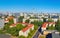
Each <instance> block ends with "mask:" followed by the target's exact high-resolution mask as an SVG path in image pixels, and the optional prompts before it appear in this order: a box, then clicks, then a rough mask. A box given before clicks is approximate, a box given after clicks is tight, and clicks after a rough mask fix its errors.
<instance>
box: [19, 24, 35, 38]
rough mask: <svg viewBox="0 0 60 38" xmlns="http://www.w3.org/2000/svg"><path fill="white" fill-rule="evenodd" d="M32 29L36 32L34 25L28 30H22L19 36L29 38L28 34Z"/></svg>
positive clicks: (28, 27) (29, 26) (30, 25)
mask: <svg viewBox="0 0 60 38" xmlns="http://www.w3.org/2000/svg"><path fill="white" fill-rule="evenodd" d="M30 29H32V30H34V25H33V24H29V25H28V26H27V27H26V28H23V29H22V30H20V31H19V36H21V35H23V36H25V37H27V36H28V33H29V32H30Z"/></svg>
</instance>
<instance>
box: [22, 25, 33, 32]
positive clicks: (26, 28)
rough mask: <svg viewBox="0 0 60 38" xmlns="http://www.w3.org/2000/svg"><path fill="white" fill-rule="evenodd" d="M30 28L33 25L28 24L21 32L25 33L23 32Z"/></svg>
mask: <svg viewBox="0 0 60 38" xmlns="http://www.w3.org/2000/svg"><path fill="white" fill-rule="evenodd" d="M32 26H33V24H29V25H28V26H27V27H26V28H23V29H22V31H23V32H25V31H27V30H28V29H30V28H31V27H32Z"/></svg>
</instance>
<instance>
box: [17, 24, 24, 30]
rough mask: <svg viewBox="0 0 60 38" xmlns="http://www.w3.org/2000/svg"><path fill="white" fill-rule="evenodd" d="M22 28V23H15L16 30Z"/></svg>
mask: <svg viewBox="0 0 60 38" xmlns="http://www.w3.org/2000/svg"><path fill="white" fill-rule="evenodd" d="M23 28H24V26H23V25H22V24H17V25H16V29H17V30H18V31H20V30H21V29H23Z"/></svg>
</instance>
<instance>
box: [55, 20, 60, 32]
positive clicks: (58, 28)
mask: <svg viewBox="0 0 60 38" xmlns="http://www.w3.org/2000/svg"><path fill="white" fill-rule="evenodd" d="M56 30H58V31H59V32H60V20H58V21H57V23H56Z"/></svg>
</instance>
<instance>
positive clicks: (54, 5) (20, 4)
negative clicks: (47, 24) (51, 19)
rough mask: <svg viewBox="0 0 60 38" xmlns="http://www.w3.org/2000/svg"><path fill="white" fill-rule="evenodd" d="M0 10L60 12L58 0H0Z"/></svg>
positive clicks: (59, 1) (59, 0)
mask: <svg viewBox="0 0 60 38" xmlns="http://www.w3.org/2000/svg"><path fill="white" fill-rule="evenodd" d="M0 11H5V12H6V11H11V12H49V13H50V12H51V13H60V0H0Z"/></svg>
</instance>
